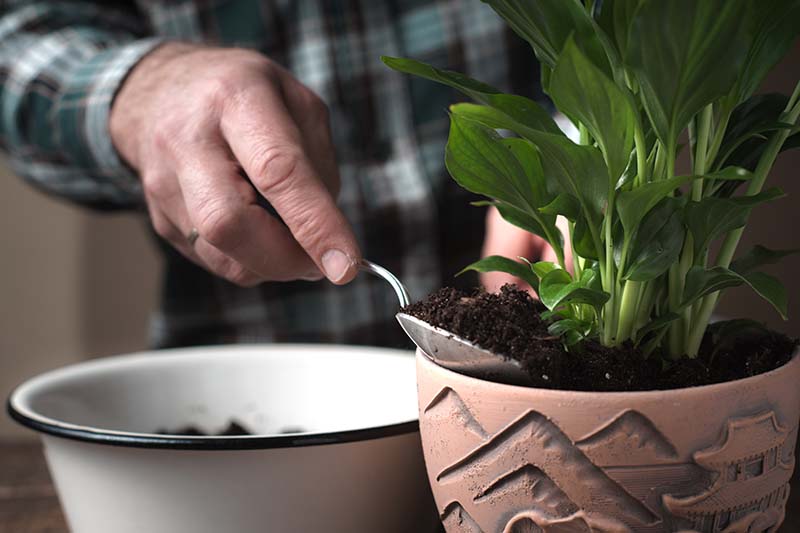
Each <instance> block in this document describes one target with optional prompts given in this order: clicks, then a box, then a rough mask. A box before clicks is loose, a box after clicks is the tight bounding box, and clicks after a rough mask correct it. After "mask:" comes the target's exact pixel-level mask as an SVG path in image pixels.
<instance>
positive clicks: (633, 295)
mask: <svg viewBox="0 0 800 533" xmlns="http://www.w3.org/2000/svg"><path fill="white" fill-rule="evenodd" d="M641 291H642V283H641V282H640V281H627V282H626V283H625V288H623V289H622V300H621V302H620V306H619V324H618V326H617V339H616V340H617V342H623V341H625V340H627V339H629V338H630V336H631V333H632V332H633V326H634V324H635V322H636V318H637V311H638V310H639V297H640V294H641Z"/></svg>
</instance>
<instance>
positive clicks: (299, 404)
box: [10, 345, 417, 436]
mask: <svg viewBox="0 0 800 533" xmlns="http://www.w3.org/2000/svg"><path fill="white" fill-rule="evenodd" d="M10 404H11V408H12V409H13V410H16V411H17V412H18V413H20V414H21V415H23V416H25V417H30V418H31V419H33V420H35V421H37V422H40V423H45V424H54V425H58V426H67V427H75V428H79V429H87V428H88V429H91V430H100V431H103V432H108V433H112V434H113V433H118V432H119V433H124V434H139V435H151V434H153V433H155V432H157V431H158V430H163V429H168V430H171V431H174V430H176V429H180V428H183V427H185V426H187V425H191V426H195V427H197V428H199V429H201V430H202V431H204V432H207V433H215V432H219V431H221V430H222V429H224V428H225V426H227V424H228V422H229V421H231V420H236V421H238V422H240V423H241V424H243V425H244V426H245V427H246V428H247V429H249V430H250V431H251V432H253V433H255V434H257V435H261V436H264V435H277V434H292V433H295V434H322V433H326V434H327V433H335V432H346V431H353V430H360V429H367V428H378V427H385V426H392V425H397V424H407V423H409V422H413V421H414V420H416V419H417V404H416V382H415V368H414V359H413V354H412V353H411V352H403V351H398V350H389V349H382V348H369V347H352V346H324V345H251V346H237V347H202V348H189V349H179V350H162V351H153V352H142V353H139V354H133V355H127V356H118V357H110V358H105V359H99V360H95V361H90V362H87V363H82V364H79V365H73V366H70V367H65V368H63V369H59V370H55V371H52V372H48V373H46V374H42V375H40V376H38V377H36V378H33V379H31V380H29V381H28V382H26V383H24V384H23V385H22V386H20V387H19V388H18V389H17V390H16V391H15V392H14V393H13V395H12V397H11V400H10Z"/></svg>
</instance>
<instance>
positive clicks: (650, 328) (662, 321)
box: [636, 313, 681, 340]
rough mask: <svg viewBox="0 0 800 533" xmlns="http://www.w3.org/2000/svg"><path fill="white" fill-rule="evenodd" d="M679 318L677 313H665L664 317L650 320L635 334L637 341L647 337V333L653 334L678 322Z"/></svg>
mask: <svg viewBox="0 0 800 533" xmlns="http://www.w3.org/2000/svg"><path fill="white" fill-rule="evenodd" d="M680 317H681V316H680V315H679V314H677V313H667V314H665V315H661V316H660V317H658V318H656V319H654V320H651V321H650V322H648V323H647V324H646V325H645V326H644V327H643V328H641V329H639V330H638V331H637V332H636V338H637V339H638V340H642V339H644V338H645V336H647V335H648V334H649V333H653V332H655V331H658V330H660V329H661V328H664V327H666V326H668V325H669V324H671V323H672V322H674V321H675V320H678V319H679V318H680Z"/></svg>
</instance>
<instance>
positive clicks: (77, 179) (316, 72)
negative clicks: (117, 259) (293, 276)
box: [0, 0, 538, 347]
mask: <svg viewBox="0 0 800 533" xmlns="http://www.w3.org/2000/svg"><path fill="white" fill-rule="evenodd" d="M0 9H2V12H1V13H2V15H1V16H2V18H0V135H2V137H1V138H0V142H1V143H2V146H3V147H4V149H5V151H6V152H7V153H8V154H9V157H10V160H11V162H12V165H13V168H14V169H15V171H16V172H17V173H18V174H19V175H20V176H22V177H23V178H25V179H26V180H28V181H29V182H30V183H32V184H33V185H35V186H36V187H38V188H40V189H42V190H44V191H47V192H49V193H52V194H55V195H58V196H61V197H64V198H67V199H70V200H72V201H75V202H78V203H81V204H84V205H90V206H93V207H96V208H102V209H141V208H142V202H143V200H142V195H141V190H140V187H139V183H138V181H137V178H136V176H134V175H133V174H132V173H131V172H130V171H129V170H128V169H127V168H126V167H125V165H124V164H122V162H121V161H120V158H119V156H118V155H117V153H116V152H115V150H114V147H113V145H112V143H111V140H110V136H109V133H108V115H109V108H110V105H111V103H112V101H113V98H114V94H115V92H116V90H117V88H118V87H119V85H120V84H121V83H122V82H123V80H124V78H125V75H126V73H127V72H128V71H129V70H130V69H131V68H132V67H133V66H134V65H135V64H136V62H137V61H138V60H139V59H140V58H141V57H143V56H144V55H145V54H146V53H147V52H148V51H150V50H152V49H153V47H155V46H157V45H158V44H159V43H160V42H163V41H165V40H183V41H194V42H203V43H207V44H212V45H221V46H240V47H247V48H252V49H256V50H259V51H261V52H262V53H264V54H266V55H267V56H269V57H270V58H272V59H274V60H276V61H277V62H279V63H281V64H283V65H284V66H286V67H287V68H288V69H289V70H290V71H291V72H293V73H294V75H295V76H296V77H297V78H298V79H300V80H301V81H302V82H303V83H305V84H306V85H307V86H309V87H310V88H311V89H313V90H314V91H315V92H316V93H317V94H319V95H320V96H321V97H322V99H323V100H324V101H325V102H326V103H327V104H328V106H329V108H330V111H331V117H332V119H331V120H332V130H333V135H334V143H335V146H336V149H337V154H338V158H339V163H340V167H341V175H342V181H343V183H342V191H341V195H340V198H339V204H340V206H341V208H342V210H343V212H344V213H345V215H346V216H347V217H348V219H349V220H350V222H351V223H352V225H353V228H354V231H355V233H356V236H357V238H358V240H359V242H360V244H361V246H362V249H363V252H364V255H365V256H366V257H368V258H370V259H372V260H373V261H376V262H378V263H381V264H383V265H384V266H386V267H388V268H389V269H391V270H393V271H394V272H396V273H397V274H398V275H399V276H400V277H401V278H402V280H403V281H404V282H405V283H406V284H407V286H408V287H409V289H410V293H411V297H412V299H417V298H421V297H423V296H424V295H425V294H426V293H428V292H430V291H432V290H434V289H435V288H437V287H439V286H441V285H442V284H453V283H454V279H453V275H454V274H455V273H456V272H457V271H458V270H459V269H460V268H461V267H463V266H464V265H465V264H467V263H469V262H471V261H474V260H475V259H476V258H477V257H478V254H479V249H480V245H481V243H482V239H483V217H484V213H483V211H482V210H481V209H479V208H474V207H470V206H469V205H468V203H469V201H470V200H473V199H474V198H472V197H471V196H470V195H468V194H467V193H465V192H463V191H461V190H460V189H459V188H458V187H457V186H455V185H454V184H453V183H452V182H451V180H450V179H449V178H448V177H447V174H446V170H445V168H444V160H443V150H444V145H445V142H446V139H447V130H448V118H447V114H446V109H447V106H448V104H450V103H452V102H453V101H455V100H457V99H458V96H457V95H456V94H455V93H454V92H453V91H451V90H449V89H447V88H443V87H439V86H437V85H435V84H433V83H430V82H427V81H424V80H419V79H414V78H411V77H407V76H403V75H400V74H397V73H394V72H392V71H390V70H389V69H387V68H386V67H384V66H383V64H382V63H381V62H380V59H379V58H380V56H381V55H393V56H410V57H414V58H417V59H420V60H423V61H428V62H430V63H433V64H435V65H439V66H442V67H447V68H451V69H454V70H460V71H462V72H466V73H467V74H469V75H471V76H474V77H476V78H479V79H481V80H483V81H486V82H488V83H490V84H492V85H495V86H497V87H500V88H502V89H505V90H507V91H513V92H517V93H520V94H527V95H529V96H530V95H533V96H534V97H537V96H538V93H537V91H536V80H537V79H538V72H537V67H536V65H535V62H534V61H533V55H532V53H530V49H529V48H527V47H526V46H525V45H524V44H523V42H522V41H521V40H519V39H518V38H517V37H516V36H514V35H513V34H511V33H510V32H509V31H507V30H506V29H505V26H504V25H503V23H502V22H501V20H500V19H499V17H497V16H496V15H495V14H494V13H493V12H492V11H491V10H490V9H489V8H488V7H487V6H486V5H484V4H482V3H481V2H480V1H479V0H427V1H423V0H260V1H259V0H195V1H188V0H163V1H158V0H138V1H136V2H110V1H102V2H101V1H97V2H86V1H83V2H81V1H44V2H33V1H16V2H14V1H2V2H0ZM198 75H200V73H198ZM175 89H176V90H180V87H176V88H175ZM160 244H161V245H162V250H163V252H164V256H165V259H166V263H165V264H166V273H165V279H164V286H163V287H164V288H163V296H162V302H161V308H160V310H159V311H158V313H157V314H156V316H155V317H154V320H153V327H152V333H153V343H154V344H155V345H156V346H162V347H164V346H179V345H191V344H208V343H222V342H258V341H293V342H341V343H355V344H376V345H388V346H392V345H401V344H402V343H403V342H404V340H403V335H402V333H401V332H400V329H399V327H398V326H397V325H396V323H395V322H394V319H393V316H394V313H395V312H396V310H397V302H396V300H395V299H394V295H393V294H392V292H391V291H390V290H389V289H388V287H386V286H384V285H383V284H382V282H380V281H378V280H376V279H372V278H370V277H367V276H364V275H362V276H359V277H358V278H357V279H356V280H355V281H354V282H353V283H351V284H349V285H348V286H346V287H334V286H333V285H331V284H328V283H326V282H319V283H310V282H294V283H283V284H279V283H265V284H262V285H261V286H259V287H256V288H253V289H242V288H239V287H236V286H234V285H232V284H229V283H227V282H225V281H223V280H220V279H217V278H214V277H213V276H211V275H209V274H208V273H206V272H205V271H203V270H201V269H199V268H197V267H195V266H193V265H192V264H191V263H189V262H188V261H186V260H184V259H183V258H182V257H181V256H180V255H179V254H177V253H176V252H174V251H173V250H172V249H171V248H170V247H169V246H168V245H166V244H164V243H160ZM461 282H462V283H467V284H470V283H471V284H474V283H475V282H476V280H475V279H474V278H464V280H462V281H461Z"/></svg>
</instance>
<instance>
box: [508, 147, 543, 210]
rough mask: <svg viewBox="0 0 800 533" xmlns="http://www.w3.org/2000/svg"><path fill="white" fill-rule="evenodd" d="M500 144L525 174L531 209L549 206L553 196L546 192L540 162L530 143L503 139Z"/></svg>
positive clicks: (534, 148)
mask: <svg viewBox="0 0 800 533" xmlns="http://www.w3.org/2000/svg"><path fill="white" fill-rule="evenodd" d="M501 142H502V143H503V144H505V145H506V146H508V148H509V149H510V150H511V153H512V154H514V157H516V159H517V161H519V164H520V166H521V167H522V170H523V171H524V172H525V176H526V181H527V185H528V187H530V188H531V189H532V190H531V194H530V200H531V201H532V202H533V203H532V205H533V207H537V208H539V207H542V206H543V205H546V204H549V203H550V202H551V201H552V198H553V196H552V195H551V194H550V193H549V192H548V190H547V181H546V179H545V177H544V170H543V169H542V161H541V159H540V158H539V152H538V151H537V150H536V147H534V146H533V145H532V144H531V143H530V141H526V140H525V139H519V138H510V139H503V140H502V141H501Z"/></svg>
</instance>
